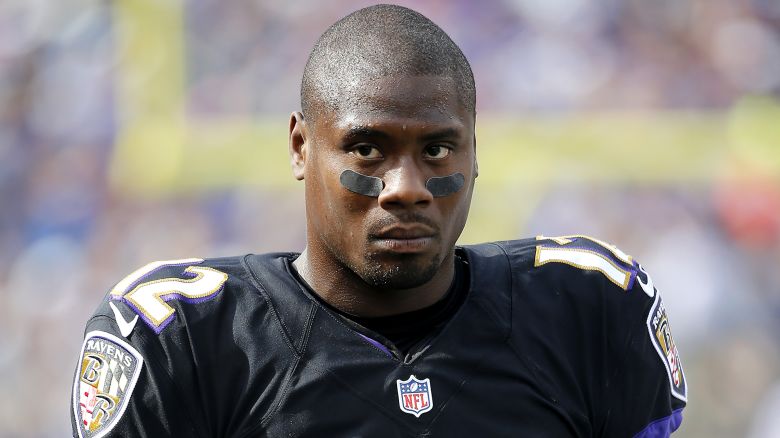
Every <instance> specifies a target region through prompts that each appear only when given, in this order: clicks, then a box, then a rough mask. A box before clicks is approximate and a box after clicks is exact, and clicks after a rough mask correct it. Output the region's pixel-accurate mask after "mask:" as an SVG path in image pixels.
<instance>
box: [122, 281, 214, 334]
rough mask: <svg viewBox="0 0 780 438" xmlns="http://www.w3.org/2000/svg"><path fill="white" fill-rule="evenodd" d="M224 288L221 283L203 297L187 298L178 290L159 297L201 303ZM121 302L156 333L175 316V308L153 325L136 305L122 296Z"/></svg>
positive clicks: (167, 299)
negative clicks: (157, 323)
mask: <svg viewBox="0 0 780 438" xmlns="http://www.w3.org/2000/svg"><path fill="white" fill-rule="evenodd" d="M224 288H225V286H224V285H222V286H220V287H219V288H218V289H217V290H215V291H214V292H213V293H211V294H209V295H206V296H203V297H198V298H187V297H185V296H183V295H182V294H180V293H178V292H174V293H170V294H165V295H160V299H162V300H163V301H165V302H168V301H174V300H178V301H181V302H183V303H188V304H197V303H202V302H205V301H209V300H211V299H213V298H214V297H216V296H217V295H218V294H219V293H220V292H222V290H223V289H224ZM122 302H123V303H125V304H127V305H128V306H129V307H130V308H131V309H133V311H134V312H135V313H137V314H138V315H140V316H141V319H142V320H143V321H144V322H145V323H146V325H148V326H149V328H151V329H152V330H154V333H155V334H158V335H159V334H160V332H162V331H163V329H164V328H165V327H166V326H167V325H168V324H170V322H171V321H173V318H174V317H175V316H176V310H175V309H174V311H173V313H171V314H170V316H168V317H167V318H165V319H164V320H163V321H162V322H161V323H160V325H159V326H157V325H155V324H154V322H152V320H150V319H149V318H147V317H146V315H145V314H144V313H143V312H142V311H141V310H140V309H139V308H138V307H136V306H135V305H134V304H133V303H132V302H130V301H129V300H126V299H125V298H124V297H122Z"/></svg>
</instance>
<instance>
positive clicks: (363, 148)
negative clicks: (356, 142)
mask: <svg viewBox="0 0 780 438" xmlns="http://www.w3.org/2000/svg"><path fill="white" fill-rule="evenodd" d="M352 153H353V154H355V155H357V156H358V157H360V158H363V159H366V160H374V159H377V158H382V153H381V152H379V149H377V147H376V146H371V145H367V144H366V145H360V146H358V147H356V148H355V149H353V150H352Z"/></svg>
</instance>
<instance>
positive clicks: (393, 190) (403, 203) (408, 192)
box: [379, 158, 433, 210]
mask: <svg viewBox="0 0 780 438" xmlns="http://www.w3.org/2000/svg"><path fill="white" fill-rule="evenodd" d="M383 180H384V182H385V187H384V188H383V189H382V192H381V193H380V194H379V205H380V206H381V207H382V208H384V209H388V210H389V209H392V208H394V207H396V208H397V207H403V208H409V207H412V206H415V205H425V204H429V203H430V202H431V201H432V200H433V195H432V194H431V192H430V191H428V188H427V187H425V182H426V180H427V178H426V176H425V175H424V173H423V172H422V170H421V169H420V168H419V166H418V164H417V163H415V160H414V159H413V158H408V159H404V160H401V161H400V162H399V163H398V165H397V166H396V167H394V168H393V169H391V170H388V171H387V172H385V175H384V178H383Z"/></svg>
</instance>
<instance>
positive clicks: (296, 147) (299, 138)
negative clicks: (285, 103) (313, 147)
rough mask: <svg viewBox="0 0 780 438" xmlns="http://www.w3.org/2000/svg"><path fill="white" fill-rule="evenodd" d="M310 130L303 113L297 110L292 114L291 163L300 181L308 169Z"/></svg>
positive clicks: (294, 173)
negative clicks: (307, 157)
mask: <svg viewBox="0 0 780 438" xmlns="http://www.w3.org/2000/svg"><path fill="white" fill-rule="evenodd" d="M308 136H309V134H308V130H307V129H306V122H305V121H304V120H303V114H301V112H300V111H295V112H293V113H292V114H290V139H289V145H288V146H289V148H290V165H291V166H292V171H293V176H295V179H297V180H298V181H300V180H302V179H303V177H304V174H305V172H304V170H305V169H306V156H307V154H308V148H309V143H308Z"/></svg>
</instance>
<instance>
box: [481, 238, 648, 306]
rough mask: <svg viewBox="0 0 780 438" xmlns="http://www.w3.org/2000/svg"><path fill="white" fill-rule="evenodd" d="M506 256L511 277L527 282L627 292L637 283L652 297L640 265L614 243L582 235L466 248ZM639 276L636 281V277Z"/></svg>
mask: <svg viewBox="0 0 780 438" xmlns="http://www.w3.org/2000/svg"><path fill="white" fill-rule="evenodd" d="M491 247H492V248H496V249H500V251H501V252H502V253H503V254H504V255H505V257H506V258H507V259H508V266H509V267H510V269H511V270H512V271H513V275H515V276H523V277H528V279H529V281H532V280H533V281H537V282H538V281H541V282H548V283H549V282H553V283H557V284H565V283H574V284H579V285H581V286H584V285H592V286H594V287H599V288H606V289H615V290H622V291H624V292H625V291H629V290H631V289H633V288H634V286H635V285H639V286H640V287H641V288H642V290H644V291H645V293H646V294H648V295H650V296H652V295H653V293H652V291H651V288H652V285H651V284H650V285H648V283H647V281H646V278H645V277H646V273H644V270H643V269H642V266H641V265H640V264H639V263H638V262H637V261H636V260H635V259H634V257H632V256H630V255H628V254H627V253H626V252H624V251H623V250H621V249H619V248H618V247H617V246H615V245H613V244H611V243H607V242H605V241H603V240H600V239H598V238H595V237H591V236H586V235H582V234H576V235H567V236H557V237H547V236H536V237H533V238H527V239H519V240H507V241H500V242H491V243H485V244H481V245H473V246H470V247H467V248H469V249H471V250H472V252H473V253H475V254H477V255H478V256H479V254H486V253H488V252H490V251H493V252H495V251H496V249H492V248H491ZM637 279H639V280H637Z"/></svg>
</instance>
